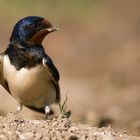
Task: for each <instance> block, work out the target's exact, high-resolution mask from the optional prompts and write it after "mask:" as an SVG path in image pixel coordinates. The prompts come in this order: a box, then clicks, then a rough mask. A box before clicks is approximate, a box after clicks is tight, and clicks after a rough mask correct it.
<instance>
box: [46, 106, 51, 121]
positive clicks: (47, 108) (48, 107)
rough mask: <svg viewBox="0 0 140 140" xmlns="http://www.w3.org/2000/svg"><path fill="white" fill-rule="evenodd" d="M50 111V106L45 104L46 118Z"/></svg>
mask: <svg viewBox="0 0 140 140" xmlns="http://www.w3.org/2000/svg"><path fill="white" fill-rule="evenodd" d="M50 112H51V108H50V106H49V105H48V104H47V105H46V106H45V114H46V118H48V115H49V114H50Z"/></svg>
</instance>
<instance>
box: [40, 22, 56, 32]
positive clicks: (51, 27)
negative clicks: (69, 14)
mask: <svg viewBox="0 0 140 140" xmlns="http://www.w3.org/2000/svg"><path fill="white" fill-rule="evenodd" d="M42 24H43V25H44V27H45V28H44V29H43V30H44V31H47V32H48V33H51V32H54V31H58V30H59V29H58V28H56V27H53V26H52V24H51V23H50V22H49V21H48V20H46V19H44V20H43V21H42ZM46 25H47V26H46ZM48 25H49V27H48Z"/></svg>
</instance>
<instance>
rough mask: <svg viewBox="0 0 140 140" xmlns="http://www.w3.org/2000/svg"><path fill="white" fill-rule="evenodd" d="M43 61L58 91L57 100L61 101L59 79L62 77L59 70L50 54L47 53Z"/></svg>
mask: <svg viewBox="0 0 140 140" xmlns="http://www.w3.org/2000/svg"><path fill="white" fill-rule="evenodd" d="M42 63H43V65H44V67H45V68H46V69H47V70H48V71H49V74H50V77H51V79H52V81H53V83H54V85H55V87H56V91H57V97H56V102H59V101H60V88H59V84H58V81H59V79H60V76H59V72H58V70H57V69H56V67H55V65H54V63H53V62H52V60H51V58H50V57H49V56H47V55H45V56H44V57H43V60H42Z"/></svg>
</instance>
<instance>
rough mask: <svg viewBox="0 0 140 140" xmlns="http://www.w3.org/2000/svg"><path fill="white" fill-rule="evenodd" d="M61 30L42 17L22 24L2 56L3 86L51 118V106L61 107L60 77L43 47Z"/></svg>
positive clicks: (14, 95)
mask: <svg viewBox="0 0 140 140" xmlns="http://www.w3.org/2000/svg"><path fill="white" fill-rule="evenodd" d="M57 30H58V28H56V27H54V26H53V25H52V24H51V23H50V22H49V21H48V20H47V19H45V18H43V17H40V16H28V17H25V18H23V19H21V20H19V21H18V22H17V23H16V24H15V26H14V28H13V31H12V33H11V37H10V39H9V44H8V47H7V48H6V50H5V51H4V52H2V53H1V54H0V84H1V85H2V86H3V87H4V88H5V89H6V90H7V91H8V93H10V94H11V95H12V96H13V97H14V98H15V99H16V100H17V101H18V106H17V108H16V110H17V112H20V111H21V110H22V107H23V105H24V106H26V107H28V108H30V109H32V110H35V111H38V112H41V113H44V114H46V115H48V114H49V113H50V112H51V107H50V106H51V105H52V104H54V103H56V104H59V103H60V98H61V95H60V86H59V79H60V74H59V71H58V70H57V68H56V66H55V65H54V63H53V61H52V59H51V58H50V57H49V55H48V54H47V53H46V52H45V49H44V47H43V45H42V41H43V40H44V38H45V37H46V36H47V35H48V34H49V33H52V32H54V31H57Z"/></svg>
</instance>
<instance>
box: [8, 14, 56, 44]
mask: <svg viewBox="0 0 140 140" xmlns="http://www.w3.org/2000/svg"><path fill="white" fill-rule="evenodd" d="M57 30H58V28H56V27H53V25H52V24H51V23H50V22H49V21H47V20H46V19H44V18H43V17H38V16H29V17H25V18H23V19H21V20H20V21H19V22H17V23H16V25H15V27H14V29H13V32H12V35H11V37H10V42H13V43H17V44H21V45H23V44H31V45H36V44H41V43H42V41H43V39H44V38H45V36H46V35H47V34H49V33H51V32H53V31H57Z"/></svg>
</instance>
